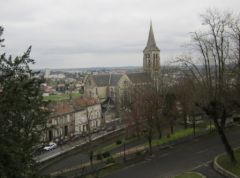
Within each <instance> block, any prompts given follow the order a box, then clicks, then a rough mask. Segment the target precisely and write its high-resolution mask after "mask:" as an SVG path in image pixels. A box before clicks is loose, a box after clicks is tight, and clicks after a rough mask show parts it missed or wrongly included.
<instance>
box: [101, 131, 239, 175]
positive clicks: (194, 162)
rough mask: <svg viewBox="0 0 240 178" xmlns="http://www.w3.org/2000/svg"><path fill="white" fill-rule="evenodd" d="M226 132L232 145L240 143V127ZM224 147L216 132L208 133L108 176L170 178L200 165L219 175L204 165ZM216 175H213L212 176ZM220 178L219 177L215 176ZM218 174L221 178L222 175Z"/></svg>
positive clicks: (209, 172) (210, 172)
mask: <svg viewBox="0 0 240 178" xmlns="http://www.w3.org/2000/svg"><path fill="white" fill-rule="evenodd" d="M227 136H228V138H229V140H230V143H231V144H232V145H233V146H240V128H239V127H238V128H235V129H234V130H233V131H231V132H228V133H227ZM223 151H224V148H223V145H222V143H221V141H220V138H219V137H218V135H217V134H212V135H206V136H203V137H200V138H197V139H194V140H192V141H189V142H186V143H184V144H179V145H176V146H174V147H173V148H172V149H168V150H163V151H160V152H158V153H156V154H155V155H154V156H153V157H152V158H149V159H147V160H145V161H143V162H140V163H137V164H135V165H132V166H129V167H127V168H124V169H121V170H118V171H116V172H114V173H112V174H111V175H108V176H106V177H105V178H123V177H124V178H133V177H137V178H169V177H171V176H173V175H176V174H179V173H181V172H182V171H189V170H192V169H198V170H199V172H202V173H204V171H205V173H204V174H208V175H218V174H216V173H215V172H212V169H208V166H207V167H206V166H205V167H204V166H203V167H202V168H201V166H199V165H204V164H206V163H207V162H210V161H212V160H213V158H214V157H215V156H216V155H218V154H220V153H222V152H223ZM210 178H213V177H210ZM214 178H215V177H214ZM216 178H217V177H216ZM219 178H222V177H221V176H219Z"/></svg>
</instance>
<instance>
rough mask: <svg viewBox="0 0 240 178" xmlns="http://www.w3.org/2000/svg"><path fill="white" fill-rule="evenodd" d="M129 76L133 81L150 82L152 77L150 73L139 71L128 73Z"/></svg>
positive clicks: (135, 82)
mask: <svg viewBox="0 0 240 178" xmlns="http://www.w3.org/2000/svg"><path fill="white" fill-rule="evenodd" d="M126 75H127V76H128V78H129V79H130V80H131V82H132V83H134V84H137V83H149V82H151V78H150V76H149V75H148V74H146V73H143V72H138V73H127V74H126Z"/></svg>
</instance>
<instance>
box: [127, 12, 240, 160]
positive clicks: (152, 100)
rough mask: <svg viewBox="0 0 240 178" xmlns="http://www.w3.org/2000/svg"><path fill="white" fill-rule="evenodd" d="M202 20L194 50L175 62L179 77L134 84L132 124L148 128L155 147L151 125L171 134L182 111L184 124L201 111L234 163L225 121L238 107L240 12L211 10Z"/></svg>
mask: <svg viewBox="0 0 240 178" xmlns="http://www.w3.org/2000/svg"><path fill="white" fill-rule="evenodd" d="M201 19H202V25H203V28H202V29H201V30H200V31H198V32H194V33H192V36H191V39H192V43H191V49H190V50H191V54H192V55H184V56H180V57H178V58H177V61H176V63H175V64H177V65H178V66H180V67H178V70H179V71H178V72H177V73H178V76H177V77H175V80H170V82H166V80H164V77H163V76H164V75H162V76H161V77H160V78H159V81H162V82H160V85H159V86H153V85H151V84H149V85H145V86H132V87H131V91H133V92H130V95H129V98H130V102H128V104H127V111H128V113H129V114H128V116H129V118H128V120H129V124H128V125H129V126H131V129H130V130H131V131H135V132H136V133H137V134H138V133H140V132H141V131H145V132H146V133H147V136H148V142H149V147H150V150H151V139H152V135H153V129H156V130H157V131H158V133H159V137H161V132H162V128H164V127H166V126H169V128H170V130H171V133H172V132H173V125H174V122H175V120H176V118H177V117H178V116H179V117H180V116H181V118H183V120H184V123H185V124H184V125H185V128H186V127H187V118H188V117H189V116H190V117H191V116H194V113H195V112H196V110H201V112H204V113H205V115H206V116H207V118H208V119H209V120H210V121H212V122H213V123H214V125H215V127H216V129H217V131H218V133H219V136H220V138H221V140H222V143H223V145H224V147H225V149H226V152H227V154H228V155H229V158H230V160H231V162H232V164H236V159H235V156H234V152H233V149H232V147H231V146H230V144H229V142H228V139H227V137H226V135H225V125H226V120H227V118H229V117H231V116H232V115H233V114H236V113H238V112H239V106H240V103H239V98H240V92H239V91H240V88H239V87H240V17H239V16H236V15H234V14H231V13H229V12H221V11H218V10H212V9H209V10H207V11H206V12H205V13H204V14H203V15H201ZM167 74H168V75H167V76H168V77H167V78H168V80H169V79H170V78H169V76H170V75H169V73H167ZM133 127H134V128H135V129H132V128H133Z"/></svg>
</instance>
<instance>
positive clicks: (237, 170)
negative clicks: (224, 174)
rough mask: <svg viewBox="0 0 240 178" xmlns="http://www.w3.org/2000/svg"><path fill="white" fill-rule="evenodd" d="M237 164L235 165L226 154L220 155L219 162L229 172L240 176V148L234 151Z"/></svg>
mask: <svg viewBox="0 0 240 178" xmlns="http://www.w3.org/2000/svg"><path fill="white" fill-rule="evenodd" d="M234 153H235V156H236V159H237V164H236V165H235V166H233V165H232V164H231V162H230V160H229V158H228V156H227V155H226V154H224V155H222V156H220V157H219V158H218V159H217V163H218V164H219V165H220V166H221V167H223V168H224V169H226V170H228V171H229V172H232V173H233V174H235V175H237V176H240V148H239V149H237V150H235V151H234Z"/></svg>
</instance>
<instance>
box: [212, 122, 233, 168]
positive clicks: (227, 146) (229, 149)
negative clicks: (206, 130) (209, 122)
mask: <svg viewBox="0 0 240 178" xmlns="http://www.w3.org/2000/svg"><path fill="white" fill-rule="evenodd" d="M213 120H214V124H215V127H216V128H217V131H218V134H219V135H220V137H221V140H222V143H223V145H224V147H225V150H226V152H227V155H228V157H229V158H230V160H231V163H232V164H233V165H236V163H237V160H236V158H235V155H234V152H233V149H232V147H231V145H230V144H229V142H228V140H227V137H226V135H225V132H224V130H223V129H222V128H221V127H220V125H219V123H218V120H217V119H216V118H214V119H213Z"/></svg>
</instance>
